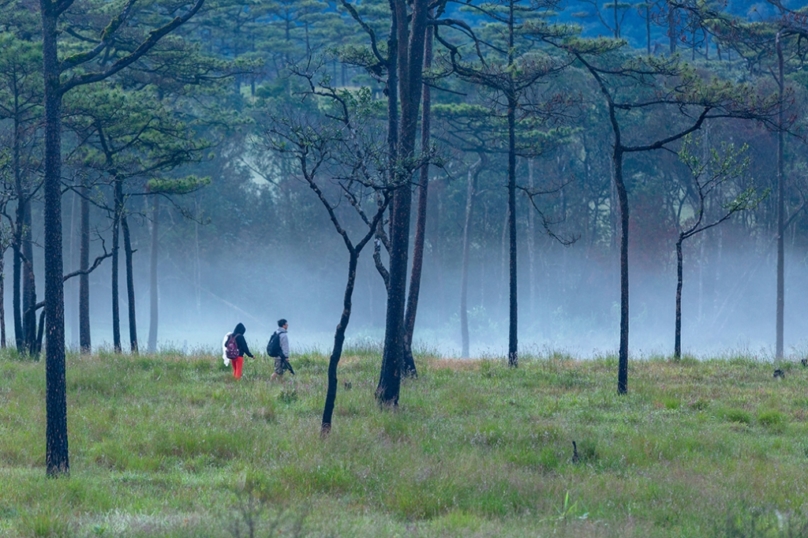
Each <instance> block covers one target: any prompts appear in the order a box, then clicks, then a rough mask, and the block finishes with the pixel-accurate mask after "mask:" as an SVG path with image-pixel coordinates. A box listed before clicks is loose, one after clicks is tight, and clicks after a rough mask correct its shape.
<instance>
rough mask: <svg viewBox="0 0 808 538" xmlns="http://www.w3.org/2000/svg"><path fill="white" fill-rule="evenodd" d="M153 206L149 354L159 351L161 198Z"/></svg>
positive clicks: (154, 199)
mask: <svg viewBox="0 0 808 538" xmlns="http://www.w3.org/2000/svg"><path fill="white" fill-rule="evenodd" d="M152 203H153V205H152V230H151V232H152V236H151V240H152V244H151V259H150V260H149V261H150V263H149V352H150V353H155V352H156V351H157V321H158V319H157V316H158V305H157V300H158V295H157V248H158V246H159V245H158V240H159V235H158V223H159V218H160V197H159V196H154V198H153V202H152Z"/></svg>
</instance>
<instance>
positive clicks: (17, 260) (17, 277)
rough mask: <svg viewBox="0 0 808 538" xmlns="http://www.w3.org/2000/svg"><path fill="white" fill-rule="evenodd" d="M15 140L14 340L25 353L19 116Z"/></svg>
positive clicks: (24, 204)
mask: <svg viewBox="0 0 808 538" xmlns="http://www.w3.org/2000/svg"><path fill="white" fill-rule="evenodd" d="M13 135H14V142H13V144H12V147H13V163H14V164H13V166H14V185H15V190H16V192H15V194H16V196H17V210H16V213H15V219H14V221H15V222H14V243H13V245H12V246H13V248H14V261H13V266H12V283H11V286H12V292H11V293H12V314H13V316H14V340H15V344H16V346H17V350H18V351H20V352H21V353H25V351H26V350H25V329H24V328H23V321H22V313H23V310H22V303H23V300H22V292H21V289H22V288H21V283H22V271H23V267H22V266H23V261H22V260H23V250H22V249H23V246H22V245H23V240H24V239H25V235H24V234H25V232H26V231H27V227H26V224H25V223H26V217H25V215H26V213H27V211H28V210H29V209H30V208H29V204H28V193H27V192H26V190H25V188H24V186H23V178H22V169H21V168H20V167H21V163H20V122H19V119H18V118H17V117H15V118H14V133H13Z"/></svg>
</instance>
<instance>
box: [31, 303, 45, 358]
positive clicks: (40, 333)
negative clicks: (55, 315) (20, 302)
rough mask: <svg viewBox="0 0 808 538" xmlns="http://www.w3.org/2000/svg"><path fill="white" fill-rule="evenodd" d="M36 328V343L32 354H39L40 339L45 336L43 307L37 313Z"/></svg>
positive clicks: (40, 351) (40, 347) (40, 350)
mask: <svg viewBox="0 0 808 538" xmlns="http://www.w3.org/2000/svg"><path fill="white" fill-rule="evenodd" d="M37 327H38V328H37V330H36V343H35V344H34V355H36V356H39V354H40V353H42V341H43V339H44V336H45V309H44V308H43V309H42V312H40V313H39V325H38V326H37Z"/></svg>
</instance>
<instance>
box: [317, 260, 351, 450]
mask: <svg viewBox="0 0 808 538" xmlns="http://www.w3.org/2000/svg"><path fill="white" fill-rule="evenodd" d="M348 255H349V258H348V281H347V282H346V283H345V294H344V295H343V299H342V315H341V316H340V318H339V323H338V324H337V329H336V330H335V331H334V349H333V350H332V351H331V357H330V358H329V359H328V390H327V392H326V396H325V406H324V407H323V422H322V425H321V427H320V434H321V435H328V434H329V433H330V432H331V418H332V416H333V414H334V403H335V402H336V400H337V385H338V380H337V366H338V365H339V360H340V358H341V357H342V345H343V343H344V342H345V330H346V329H347V328H348V323H349V322H350V321H351V299H352V297H353V290H354V283H355V282H356V265H357V260H358V259H359V253H358V252H356V251H355V250H353V249H351V250H349V253H348Z"/></svg>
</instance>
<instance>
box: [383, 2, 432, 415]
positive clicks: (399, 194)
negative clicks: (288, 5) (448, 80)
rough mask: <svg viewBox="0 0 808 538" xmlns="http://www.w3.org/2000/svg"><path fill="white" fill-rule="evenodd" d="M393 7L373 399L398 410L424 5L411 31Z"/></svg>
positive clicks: (416, 5) (401, 10) (403, 11)
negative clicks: (388, 201)
mask: <svg viewBox="0 0 808 538" xmlns="http://www.w3.org/2000/svg"><path fill="white" fill-rule="evenodd" d="M392 3H393V7H394V11H395V17H396V19H397V20H398V22H399V24H398V25H397V26H398V32H397V35H398V43H399V48H398V70H399V97H400V99H401V123H400V125H399V129H400V133H399V137H398V144H399V147H398V152H397V158H396V162H395V178H396V181H395V184H396V189H395V191H394V193H393V208H392V212H391V218H390V221H391V222H390V289H389V292H388V295H387V318H386V323H385V338H384V356H383V357H382V368H381V372H380V375H379V385H378V387H377V389H376V398H377V399H378V401H379V403H381V404H382V405H392V406H395V405H398V396H399V389H400V386H401V370H402V366H403V355H404V301H405V300H406V291H407V290H406V287H407V258H408V255H409V252H408V250H409V240H410V238H409V235H410V211H411V207H412V191H411V190H410V181H411V176H412V169H413V164H412V163H413V158H414V155H415V138H416V133H417V129H418V111H419V109H420V101H421V90H422V87H421V84H422V78H423V61H424V42H425V37H426V15H427V7H428V2H427V1H426V0H414V1H413V11H412V18H411V20H412V22H411V27H412V28H411V30H410V31H408V30H409V29H408V27H407V24H406V21H407V3H406V2H405V1H404V0H392ZM405 44H406V46H404V45H405Z"/></svg>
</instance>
